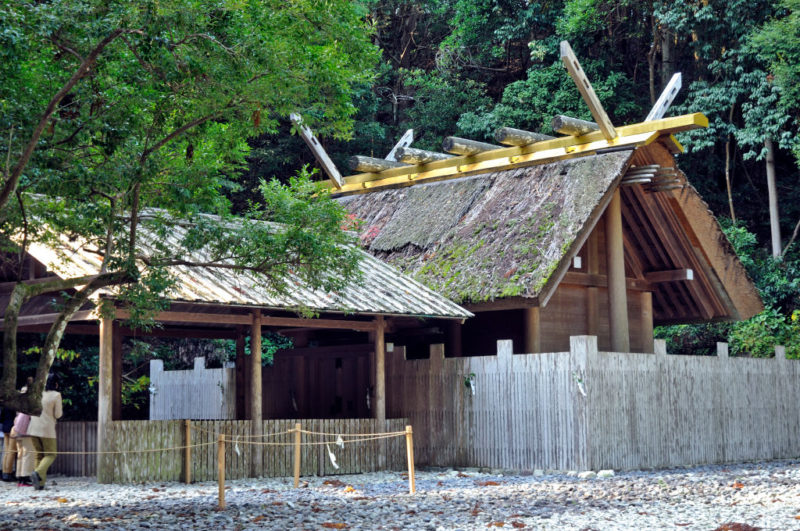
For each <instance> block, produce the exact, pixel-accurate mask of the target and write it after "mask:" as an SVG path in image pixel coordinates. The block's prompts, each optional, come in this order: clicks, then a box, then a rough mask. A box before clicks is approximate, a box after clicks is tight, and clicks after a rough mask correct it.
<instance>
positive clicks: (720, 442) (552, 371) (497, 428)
mask: <svg viewBox="0 0 800 531" xmlns="http://www.w3.org/2000/svg"><path fill="white" fill-rule="evenodd" d="M720 345H721V346H720V352H721V354H720V355H719V356H717V357H701V356H680V355H667V354H666V350H665V347H664V343H663V342H662V341H658V342H657V346H658V350H657V352H658V353H657V354H637V353H633V354H630V353H625V354H622V353H608V352H598V351H597V339H596V338H595V337H593V336H575V337H572V338H571V340H570V347H571V348H570V352H560V353H546V354H519V355H512V354H511V343H510V342H509V341H498V354H497V356H481V357H472V358H444V357H443V356H442V349H441V346H434V347H432V349H431V358H430V359H427V360H408V361H406V360H405V359H404V354H403V350H402V348H401V347H395V352H394V353H391V354H388V355H387V375H388V380H387V397H388V404H387V407H388V413H389V415H391V416H394V417H399V416H404V417H408V418H409V421H410V423H411V424H412V425H413V426H414V443H415V452H416V459H417V464H419V465H431V466H479V467H493V468H509V469H518V470H533V469H556V470H584V469H593V470H599V469H604V468H614V469H638V468H650V467H668V466H678V465H689V464H702V463H722V462H731V461H747V460H757V459H773V458H789V457H796V456H797V455H800V411H799V410H797V409H796V408H795V407H794V405H795V404H797V403H798V402H799V401H800V385H798V384H800V368H798V367H800V364H798V363H797V362H796V361H794V360H786V359H785V358H784V356H783V354H782V352H783V350H782V348H781V347H777V348H776V352H777V355H776V358H774V359H749V358H730V359H729V358H728V357H727V346H726V345H724V344H720ZM470 373H474V374H475V379H474V381H475V384H476V389H475V394H474V395H473V394H472V392H471V391H470V388H468V387H466V386H465V385H464V378H465V377H466V376H468V375H469V374H470ZM581 389H583V392H585V393H586V394H585V396H584V394H583V393H582V392H581Z"/></svg>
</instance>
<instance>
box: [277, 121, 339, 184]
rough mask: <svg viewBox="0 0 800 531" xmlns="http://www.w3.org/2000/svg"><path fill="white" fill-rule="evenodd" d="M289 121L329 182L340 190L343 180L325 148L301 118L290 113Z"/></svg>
mask: <svg viewBox="0 0 800 531" xmlns="http://www.w3.org/2000/svg"><path fill="white" fill-rule="evenodd" d="M289 119H290V120H291V121H292V123H293V124H294V125H295V127H297V130H298V131H299V132H300V136H301V137H303V140H304V141H305V143H306V145H307V146H308V147H309V149H310V150H311V153H313V154H314V158H315V159H317V162H318V163H319V165H320V166H322V169H323V170H324V171H325V173H326V174H328V178H329V179H330V180H331V182H332V183H333V185H334V186H335V187H336V188H341V187H342V185H344V180H343V179H342V174H341V173H339V170H338V169H336V164H334V163H333V161H332V160H331V158H330V157H329V156H328V153H327V152H326V151H325V148H323V147H322V144H320V143H319V140H317V137H315V136H314V133H313V132H312V131H311V129H309V128H308V127H307V126H305V125H303V118H302V117H301V116H300V115H299V114H296V113H292V114H290V115H289Z"/></svg>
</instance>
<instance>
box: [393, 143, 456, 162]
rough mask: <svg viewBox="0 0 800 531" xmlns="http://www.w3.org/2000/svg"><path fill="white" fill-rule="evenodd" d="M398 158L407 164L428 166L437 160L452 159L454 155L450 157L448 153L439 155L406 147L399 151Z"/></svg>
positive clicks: (434, 152)
mask: <svg viewBox="0 0 800 531" xmlns="http://www.w3.org/2000/svg"><path fill="white" fill-rule="evenodd" d="M397 158H398V160H401V161H402V162H405V163H406V164H427V163H429V162H435V161H437V160H447V159H452V158H453V155H448V154H447V153H438V152H436V151H428V150H425V149H416V148H410V147H405V148H400V149H398V150H397Z"/></svg>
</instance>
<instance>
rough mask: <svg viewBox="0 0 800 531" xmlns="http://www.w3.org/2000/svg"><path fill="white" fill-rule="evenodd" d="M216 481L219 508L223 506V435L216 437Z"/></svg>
mask: <svg viewBox="0 0 800 531" xmlns="http://www.w3.org/2000/svg"><path fill="white" fill-rule="evenodd" d="M217 481H218V483H219V508H220V509H224V508H225V436H224V435H223V434H221V433H220V434H219V437H218V438H217Z"/></svg>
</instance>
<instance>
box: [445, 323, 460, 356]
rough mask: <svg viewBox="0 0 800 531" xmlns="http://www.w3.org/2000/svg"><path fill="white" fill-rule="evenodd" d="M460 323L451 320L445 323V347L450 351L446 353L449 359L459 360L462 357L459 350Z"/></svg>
mask: <svg viewBox="0 0 800 531" xmlns="http://www.w3.org/2000/svg"><path fill="white" fill-rule="evenodd" d="M462 326H463V325H462V324H461V321H455V320H451V321H449V322H448V323H447V347H448V348H449V349H450V351H449V352H448V353H447V354H449V357H451V358H460V357H461V356H463V355H464V354H463V350H462V348H461V327H462Z"/></svg>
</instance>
